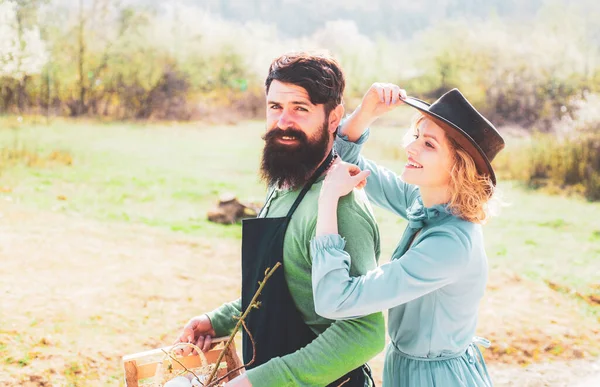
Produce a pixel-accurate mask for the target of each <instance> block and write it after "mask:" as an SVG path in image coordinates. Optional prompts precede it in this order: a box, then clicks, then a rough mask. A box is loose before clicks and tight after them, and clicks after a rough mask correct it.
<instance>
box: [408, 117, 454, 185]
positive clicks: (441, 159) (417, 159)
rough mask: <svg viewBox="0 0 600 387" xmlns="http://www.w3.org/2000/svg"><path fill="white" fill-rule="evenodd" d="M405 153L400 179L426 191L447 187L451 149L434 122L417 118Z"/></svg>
mask: <svg viewBox="0 0 600 387" xmlns="http://www.w3.org/2000/svg"><path fill="white" fill-rule="evenodd" d="M406 153H407V156H408V162H407V163H406V165H405V166H404V171H403V172H402V175H401V177H402V180H404V181H405V182H407V183H409V184H414V185H417V186H419V187H421V188H424V187H427V188H428V189H431V188H435V189H443V188H448V187H449V186H450V171H451V169H452V164H453V162H454V157H453V149H452V147H451V144H450V141H449V140H448V138H447V137H446V132H445V131H444V129H442V128H441V127H439V126H438V125H437V124H436V123H435V122H433V121H432V120H429V119H427V118H421V119H419V121H418V124H417V127H416V130H415V132H414V133H413V134H412V141H410V142H409V143H408V144H407V145H406Z"/></svg>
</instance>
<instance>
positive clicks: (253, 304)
mask: <svg viewBox="0 0 600 387" xmlns="http://www.w3.org/2000/svg"><path fill="white" fill-rule="evenodd" d="M279 266H281V262H277V263H276V264H275V266H273V268H272V269H267V270H266V272H265V278H264V279H263V280H262V282H259V286H258V289H257V290H256V293H254V297H252V300H251V301H250V304H248V307H247V308H246V310H245V311H244V313H243V314H242V316H241V317H240V318H239V320H238V322H237V324H235V328H233V332H231V335H229V340H227V343H226V344H225V347H224V348H223V350H222V351H221V353H220V354H219V357H218V358H217V361H216V362H215V364H217V365H218V364H220V363H221V360H223V357H224V356H225V352H226V351H227V348H229V346H230V345H231V343H232V342H233V338H234V337H235V335H236V334H237V332H238V331H239V330H240V326H242V324H244V319H245V318H246V316H247V315H248V313H250V311H251V310H252V309H253V308H258V304H257V303H256V300H257V299H258V296H259V295H260V293H261V292H262V290H263V288H264V287H265V284H266V283H267V280H268V279H269V278H271V276H272V275H273V273H274V272H275V270H277V269H278V268H279ZM253 358H254V356H253ZM253 360H254V359H253ZM216 374H217V367H215V369H213V370H212V372H211V374H210V376H209V377H208V379H207V381H206V384H205V385H206V386H208V385H210V384H211V382H212V381H213V379H214V378H215V375H216Z"/></svg>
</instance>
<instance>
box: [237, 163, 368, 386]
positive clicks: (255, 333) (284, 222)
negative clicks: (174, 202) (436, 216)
mask: <svg viewBox="0 0 600 387" xmlns="http://www.w3.org/2000/svg"><path fill="white" fill-rule="evenodd" d="M333 158H334V155H333V153H331V154H329V156H327V159H326V160H325V161H324V162H323V163H322V164H321V165H320V166H319V168H318V169H317V171H316V172H315V173H314V175H313V176H312V178H311V179H310V180H309V181H308V183H306V185H305V186H304V187H303V188H302V191H301V192H300V194H299V195H298V198H297V199H296V201H295V202H294V204H293V205H292V207H291V208H290V210H289V212H288V214H287V216H285V217H280V218H255V219H244V220H243V221H242V310H246V308H247V307H248V305H249V304H250V301H251V300H252V297H253V296H254V294H255V293H256V290H257V289H258V286H259V285H258V282H259V281H262V280H263V279H264V277H265V272H266V271H267V269H269V268H272V267H274V266H275V264H276V263H277V262H280V263H281V265H282V267H280V268H279V269H277V270H276V271H275V273H274V274H273V275H272V276H271V277H270V278H269V280H268V281H267V283H266V285H265V287H264V288H263V290H262V293H261V294H260V296H259V297H258V301H259V302H260V307H259V308H258V309H254V310H252V311H251V312H250V313H249V314H248V316H247V318H246V325H247V326H248V330H249V331H250V333H251V334H252V337H253V339H254V343H255V346H256V353H255V359H254V362H253V363H252V364H251V365H250V366H248V367H247V369H252V368H254V367H257V366H259V365H261V364H264V363H266V362H267V361H269V360H270V359H272V358H274V357H277V356H285V355H287V354H290V353H293V352H296V351H297V350H299V349H301V348H303V347H305V346H306V345H307V344H309V343H310V342H312V341H313V340H314V339H315V338H316V337H317V335H316V334H315V333H314V332H313V331H312V330H311V329H310V328H309V327H308V325H306V324H305V323H304V320H303V319H302V315H301V314H300V312H299V311H298V309H296V305H295V303H294V300H293V299H292V296H291V294H290V291H289V289H288V286H287V283H286V280H285V275H284V267H283V251H284V249H283V241H284V238H285V232H286V229H287V227H288V224H289V222H290V219H291V217H292V215H293V214H294V211H295V210H296V208H297V207H298V205H299V204H300V202H301V201H302V199H303V198H304V195H306V193H307V192H308V190H309V189H310V187H311V186H312V185H313V184H314V182H315V181H316V180H317V178H318V177H319V176H321V175H322V174H323V172H325V170H326V169H327V167H329V165H330V163H331V162H332V161H333ZM272 194H273V193H271V195H272ZM269 199H270V197H269ZM269 199H267V204H268V203H269ZM242 348H243V355H244V356H243V357H244V363H245V364H248V363H249V362H250V360H251V359H252V355H253V349H252V342H251V341H250V338H249V337H248V334H247V333H246V332H245V331H244V332H243V333H242ZM366 372H368V374H369V375H370V370H369V368H368V366H367V365H363V366H361V367H359V368H357V369H355V370H353V371H351V372H349V373H348V374H346V375H344V376H342V377H341V378H340V379H338V380H337V381H335V382H333V383H331V384H329V386H338V385H340V384H341V383H342V382H344V381H345V380H347V379H348V378H350V380H349V381H348V382H346V383H344V387H364V385H365V381H366V379H365V378H366ZM371 380H372V379H371Z"/></svg>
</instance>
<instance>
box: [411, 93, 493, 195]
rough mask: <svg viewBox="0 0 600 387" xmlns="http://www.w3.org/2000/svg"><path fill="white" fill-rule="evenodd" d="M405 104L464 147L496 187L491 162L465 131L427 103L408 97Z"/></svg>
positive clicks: (480, 171)
mask: <svg viewBox="0 0 600 387" xmlns="http://www.w3.org/2000/svg"><path fill="white" fill-rule="evenodd" d="M402 101H403V102H404V103H405V104H407V105H409V106H411V107H413V108H415V109H417V110H418V111H420V112H421V113H423V114H424V115H425V116H426V117H428V118H430V119H431V120H432V121H433V122H435V123H436V124H437V125H438V126H440V127H441V128H442V129H444V130H445V131H446V133H447V134H448V136H450V137H452V139H453V140H455V141H456V142H457V143H458V144H459V145H460V146H462V147H463V148H464V149H465V150H466V151H467V153H469V155H470V156H471V157H472V158H473V161H474V162H475V166H476V167H477V170H478V172H479V173H481V174H485V175H488V176H489V177H490V179H491V180H492V183H493V184H494V185H496V174H495V173H494V169H493V168H492V164H491V163H490V160H489V159H488V158H487V156H486V155H485V153H484V152H483V150H482V149H481V148H480V147H479V145H477V143H476V142H475V140H474V139H473V138H472V137H471V136H469V135H468V134H467V133H466V132H465V131H464V130H462V129H461V128H459V127H458V126H456V125H454V124H453V123H452V122H450V121H448V120H446V119H445V118H444V117H441V116H439V115H437V114H435V113H432V112H430V111H429V106H430V105H429V104H428V103H427V102H425V101H421V100H420V99H417V98H414V97H407V98H405V99H403V100H402Z"/></svg>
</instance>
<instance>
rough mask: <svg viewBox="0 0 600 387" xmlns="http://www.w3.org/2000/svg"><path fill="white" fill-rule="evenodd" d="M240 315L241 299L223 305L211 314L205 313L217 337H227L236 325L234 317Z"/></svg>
mask: <svg viewBox="0 0 600 387" xmlns="http://www.w3.org/2000/svg"><path fill="white" fill-rule="evenodd" d="M241 315H242V299H241V298H238V299H237V300H235V301H232V302H229V303H227V304H223V305H221V306H220V307H218V308H217V309H215V310H213V311H212V312H209V313H207V316H208V318H209V319H210V322H211V324H212V327H213V329H214V330H215V334H216V335H217V337H221V336H229V335H230V334H231V332H233V328H235V324H237V320H236V319H234V318H233V317H234V316H238V317H239V316H241Z"/></svg>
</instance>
